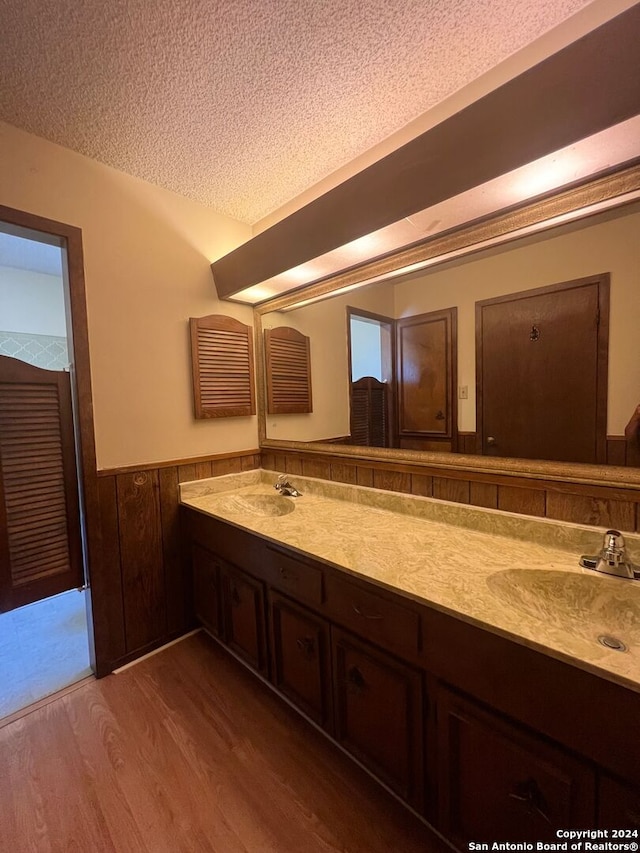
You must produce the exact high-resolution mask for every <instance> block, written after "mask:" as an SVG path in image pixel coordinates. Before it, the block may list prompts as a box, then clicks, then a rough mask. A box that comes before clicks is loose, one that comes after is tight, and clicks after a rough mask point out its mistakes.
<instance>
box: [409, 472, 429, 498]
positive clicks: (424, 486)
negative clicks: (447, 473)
mask: <svg viewBox="0 0 640 853" xmlns="http://www.w3.org/2000/svg"><path fill="white" fill-rule="evenodd" d="M411 494H412V495H421V496H422V497H425V498H432V497H433V477H429V476H428V475H427V474H411Z"/></svg>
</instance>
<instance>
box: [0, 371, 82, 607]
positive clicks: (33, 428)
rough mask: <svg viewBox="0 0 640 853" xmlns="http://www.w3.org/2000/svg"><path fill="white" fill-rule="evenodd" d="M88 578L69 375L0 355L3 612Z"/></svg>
mask: <svg viewBox="0 0 640 853" xmlns="http://www.w3.org/2000/svg"><path fill="white" fill-rule="evenodd" d="M83 583H84V572H83V565H82V544H81V533H80V510H79V499H78V479H77V470H76V457H75V441H74V432H73V412H72V404H71V386H70V379H69V374H68V373H65V372H64V371H53V370H43V369H42V368H39V367H34V366H33V365H30V364H25V363H24V362H22V361H19V360H18V359H15V358H8V357H6V356H0V611H7V610H12V609H13V608H15V607H21V606H22V605H24V604H30V603H32V602H34V601H39V600H40V599H41V598H46V597H47V596H50V595H56V594H57V593H59V592H64V591H65V590H68V589H73V588H74V587H81V586H82V585H83Z"/></svg>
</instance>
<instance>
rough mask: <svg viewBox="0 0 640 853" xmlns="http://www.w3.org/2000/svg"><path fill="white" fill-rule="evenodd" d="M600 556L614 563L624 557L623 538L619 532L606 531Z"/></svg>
mask: <svg viewBox="0 0 640 853" xmlns="http://www.w3.org/2000/svg"><path fill="white" fill-rule="evenodd" d="M602 556H603V558H604V559H605V560H612V561H614V562H616V561H619V559H620V558H621V557H622V556H624V536H623V535H622V533H620V531H619V530H607V532H606V533H605V534H604V542H603V543H602Z"/></svg>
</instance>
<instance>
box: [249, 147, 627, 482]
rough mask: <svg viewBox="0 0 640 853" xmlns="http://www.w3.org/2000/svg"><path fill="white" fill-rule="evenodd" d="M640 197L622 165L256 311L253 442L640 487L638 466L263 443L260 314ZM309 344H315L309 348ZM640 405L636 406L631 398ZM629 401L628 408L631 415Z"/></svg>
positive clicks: (274, 441) (372, 458) (269, 446)
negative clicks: (255, 428)
mask: <svg viewBox="0 0 640 853" xmlns="http://www.w3.org/2000/svg"><path fill="white" fill-rule="evenodd" d="M638 198H640V164H639V163H638V162H637V161H636V162H635V163H634V164H633V165H631V166H629V165H627V166H625V167H624V168H621V169H618V170H616V171H614V172H611V173H610V174H607V175H605V176H602V177H598V178H595V179H592V180H590V181H588V182H585V183H582V184H580V185H578V186H576V187H573V188H570V189H565V190H562V191H560V192H555V193H552V194H548V195H546V196H545V197H543V198H542V199H541V200H538V201H534V202H528V203H525V204H522V205H519V206H517V207H514V208H511V209H508V210H506V211H500V212H498V213H496V214H493V215H491V216H489V217H486V218H483V219H481V220H478V221H476V222H472V223H470V224H466V225H463V226H460V227H458V228H455V229H452V230H451V231H448V232H446V233H444V234H442V235H437V236H435V237H431V238H429V239H427V240H424V241H422V242H420V243H416V244H414V245H412V246H410V247H408V248H405V249H401V250H400V251H397V252H394V253H391V254H389V255H384V256H382V257H380V258H375V259H374V260H372V261H369V262H367V263H365V264H361V265H360V266H358V267H354V268H351V269H349V270H346V271H344V272H341V273H337V274H336V275H333V276H330V277H328V278H326V279H322V280H321V281H318V282H313V283H311V284H308V285H305V286H303V287H301V288H297V289H296V290H294V291H291V292H289V293H287V294H284V295H282V296H278V297H275V298H273V299H269V300H267V301H266V302H262V303H260V304H259V305H256V306H254V333H255V345H256V384H257V400H258V439H259V445H260V449H261V450H268V451H271V452H274V453H278V452H286V451H295V452H299V453H305V454H319V455H320V454H321V455H324V456H327V455H330V456H335V457H341V458H347V459H349V458H351V459H353V460H357V461H360V462H365V461H378V462H387V463H399V464H411V465H412V466H424V467H431V468H433V467H437V468H439V469H443V470H445V469H449V470H455V471H459V472H464V471H470V472H476V473H485V474H492V475H501V476H512V477H516V476H517V477H523V476H524V477H529V478H532V479H540V480H559V481H563V482H575V483H583V484H588V485H595V486H597V485H602V486H607V487H608V488H611V487H619V488H624V489H637V490H640V468H631V467H629V468H626V467H618V466H612V465H587V464H583V463H575V462H566V463H564V462H550V461H544V460H531V459H513V458H509V457H495V456H491V457H488V456H471V455H463V454H458V453H438V452H428V451H415V450H399V449H397V448H373V447H358V446H352V445H345V444H329V443H324V442H305V441H285V440H283V439H268V438H267V435H266V375H265V361H264V343H263V331H262V318H263V316H264V315H265V314H268V313H271V312H273V311H281V310H284V309H293V308H294V307H295V306H296V305H297V304H298V303H303V302H306V301H307V300H318V299H321V298H322V299H324V298H328V297H330V296H331V295H332V294H336V295H337V293H336V291H338V292H339V291H342V290H343V289H345V288H350V287H353V286H357V285H358V283H360V282H362V283H364V282H367V283H373V282H372V281H370V280H371V279H374V280H375V281H376V282H382V281H384V280H385V279H389V278H393V277H394V276H399V275H408V274H410V272H406V273H404V272H403V273H399V272H398V271H399V270H404V269H405V267H408V266H410V265H412V264H421V263H424V262H425V261H426V262H428V261H429V260H431V259H437V258H439V257H440V256H444V257H443V259H442V261H438V260H434V262H433V263H432V264H431V265H429V267H428V268H429V270H433V269H435V268H436V267H437V266H438V265H439V264H444V263H447V262H449V261H450V260H451V259H452V257H455V258H460V257H464V256H469V255H472V254H474V253H476V252H479V251H482V250H484V249H486V248H487V247H488V245H490V246H495V245H505V244H508V243H510V242H512V241H515V240H517V239H518V238H520V237H522V236H526V234H527V233H532V232H534V231H535V232H537V233H539V232H540V231H546V230H550V229H552V228H554V227H556V226H557V225H561V224H562V221H563V219H564V220H567V219H569V220H570V221H580V220H583V219H587V218H588V217H589V216H593V215H595V214H597V213H600V212H601V211H602V208H603V206H606V207H607V208H608V209H614V208H620V207H624V206H626V205H627V204H631V203H632V202H634V201H637V200H638ZM312 345H313V343H312ZM635 402H637V401H635ZM632 404H634V401H631V402H630V404H629V411H630V412H631V410H632V408H633V405H632Z"/></svg>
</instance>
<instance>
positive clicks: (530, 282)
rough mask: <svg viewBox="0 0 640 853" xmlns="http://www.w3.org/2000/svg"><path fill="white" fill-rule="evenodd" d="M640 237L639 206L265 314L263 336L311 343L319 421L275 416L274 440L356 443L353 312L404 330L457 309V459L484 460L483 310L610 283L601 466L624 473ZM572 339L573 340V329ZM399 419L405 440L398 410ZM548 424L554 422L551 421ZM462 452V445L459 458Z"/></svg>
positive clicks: (398, 440) (639, 301)
mask: <svg viewBox="0 0 640 853" xmlns="http://www.w3.org/2000/svg"><path fill="white" fill-rule="evenodd" d="M639 236H640V203H638V202H634V203H633V204H628V205H625V206H622V207H619V208H616V209H613V210H609V211H608V212H606V213H602V214H598V215H592V216H590V217H588V218H585V219H583V220H579V221H578V222H574V223H572V224H570V225H565V226H559V227H557V228H555V229H550V230H547V231H545V232H543V233H542V234H538V235H535V236H530V237H525V238H523V239H520V240H518V241H514V242H510V243H508V244H506V245H503V246H501V247H494V248H492V249H487V250H484V251H478V252H476V253H474V254H472V255H467V256H466V257H464V258H460V259H457V260H453V261H449V262H446V263H443V264H440V265H438V266H434V267H432V268H431V269H430V270H428V271H423V272H421V273H416V274H414V275H410V276H406V277H404V278H396V279H394V280H393V281H391V280H389V281H386V282H384V281H383V282H380V283H378V284H374V285H370V286H368V287H364V288H362V289H359V290H353V291H351V292H349V293H344V294H342V295H337V296H332V297H331V298H328V299H325V300H324V301H320V302H317V303H314V304H310V305H307V306H302V307H300V308H293V309H289V310H286V311H279V312H271V313H269V312H264V311H262V312H261V313H262V318H261V319H262V325H263V327H264V328H270V327H277V326H281V325H288V326H292V327H295V328H297V329H298V330H299V331H300V332H302V333H303V334H305V335H308V336H310V337H311V339H312V343H313V345H312V359H311V372H312V381H313V388H314V411H313V413H312V414H309V415H287V416H273V415H267V417H266V438H267V440H270V439H279V440H285V441H297V442H300V441H302V442H319V441H320V442H334V443H335V442H339V443H343V444H345V443H349V442H350V433H351V427H350V386H351V376H350V364H349V357H350V356H349V345H348V340H349V336H348V329H347V324H348V313H347V309H348V307H350V308H352V309H356V310H357V311H359V312H362V313H366V312H368V313H370V314H372V315H378V316H381V317H385V318H391V319H393V320H395V321H396V326H397V323H398V321H403V320H406V319H407V318H411V317H415V316H417V315H421V314H428V313H430V312H438V311H444V310H445V309H452V308H455V309H456V310H457V343H456V347H455V355H456V358H457V376H455V380H454V392H453V396H454V399H453V401H452V402H453V405H454V406H455V408H456V414H457V436H456V438H457V450H458V451H460V452H463V453H476V452H478V450H480V449H481V443H480V444H477V435H476V412H477V409H476V407H477V399H476V388H477V381H476V340H477V336H476V303H478V302H481V301H486V300H494V299H497V298H498V297H505V296H507V295H508V294H517V293H521V292H522V291H529V290H531V291H533V290H534V289H537V288H543V287H548V286H550V285H553V284H557V283H560V282H570V281H575V280H579V279H593V278H594V277H599V276H600V274H602V273H606V274H608V277H609V280H610V319H609V340H608V348H607V353H606V358H607V361H608V366H607V383H606V384H607V394H606V398H607V399H606V435H607V437H608V440H607V443H606V453H605V455H606V459H603V460H601V461H608V462H613V463H614V464H624V461H625V456H624V446H625V442H624V428H625V425H626V424H627V422H628V420H629V417H630V415H631V413H632V412H633V410H634V409H635V407H636V405H637V403H638V402H640V357H639V353H638V342H639V335H638V330H639V329H640V280H639V279H640V239H639ZM535 325H536V324H535V323H533V326H535ZM567 329H568V332H567V334H569V335H570V334H571V323H570V322H569V324H568V326H567ZM595 334H596V330H595V329H594V335H595ZM354 378H358V377H354ZM601 385H602V383H601ZM600 391H601V392H602V387H601V388H600ZM395 409H396V411H395V413H394V418H395V430H396V431H397V423H398V420H397V404H396V406H395ZM581 415H583V416H584V417H585V418H594V417H595V413H594V412H586V411H585V412H581ZM548 416H549V417H550V418H553V412H551V411H550V412H549V413H548ZM513 429H514V430H516V429H517V430H521V429H526V426H523V425H522V424H514V425H513ZM455 444H456V441H454V442H453V443H452V447H451V449H454V447H455ZM394 446H396V447H400V448H403V447H404V448H406V449H412V450H416V449H425V450H433V449H435V448H434V446H433V443H432V441H431V439H430V443H429V445H427V444H425V443H422V444H421V442H420V440H419V439H411V440H409V439H406V440H405V441H404V444H403V438H402V436H398V435H397V432H396V435H395V439H394ZM441 449H443V450H447V449H448V448H446V446H443V447H442V448H441ZM491 453H492V454H493V455H496V454H498V455H499V449H497V448H492V450H491ZM554 458H558V457H554Z"/></svg>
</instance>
